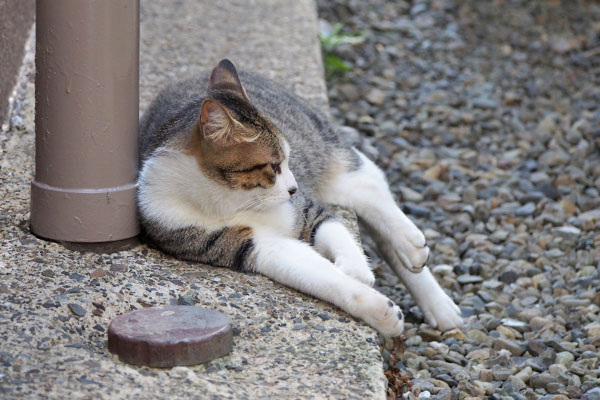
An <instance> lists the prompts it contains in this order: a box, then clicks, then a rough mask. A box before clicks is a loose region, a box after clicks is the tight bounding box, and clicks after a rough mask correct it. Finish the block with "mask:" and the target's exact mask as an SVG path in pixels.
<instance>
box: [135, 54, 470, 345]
mask: <svg viewBox="0 0 600 400" xmlns="http://www.w3.org/2000/svg"><path fill="white" fill-rule="evenodd" d="M240 76H241V80H240V77H239V76H238V73H237V71H236V70H235V68H234V66H233V64H231V62H229V61H228V60H223V61H221V62H220V63H219V64H218V65H217V66H216V67H215V69H214V70H213V71H212V73H211V74H210V76H203V77H198V78H194V79H190V80H187V81H184V82H180V83H176V84H173V85H171V86H170V87H168V88H167V89H165V90H164V91H163V92H161V93H160V94H159V95H158V97H157V98H156V99H155V101H154V102H153V103H152V105H151V106H150V107H149V109H148V110H147V111H146V113H145V115H144V117H143V118H142V121H141V126H140V129H141V171H140V176H139V180H138V183H139V192H138V203H139V211H140V218H141V222H142V225H143V227H144V229H145V232H146V235H147V237H148V239H149V240H150V241H151V242H152V243H153V244H154V245H155V246H156V247H158V248H160V249H161V250H163V251H165V252H167V253H170V254H172V255H174V256H176V257H178V258H181V259H186V260H193V261H200V262H203V263H207V264H210V265H214V266H221V267H228V268H232V269H235V270H241V271H245V270H252V271H257V272H259V273H262V274H264V275H267V276H269V277H271V278H272V279H274V280H277V281H279V282H281V283H283V284H285V285H288V286H291V287H293V288H295V289H298V290H300V291H303V292H305V293H308V294H311V295H314V296H316V297H318V298H321V299H323V300H326V301H329V302H331V303H333V304H335V305H337V306H339V307H340V308H342V309H343V310H345V311H347V312H348V313H350V314H352V315H354V316H356V317H358V318H361V319H363V320H365V321H366V322H367V323H368V324H370V325H371V326H373V327H375V328H376V329H378V330H379V331H380V332H382V333H383V334H385V335H390V336H395V335H399V334H401V333H402V330H403V317H402V312H401V311H400V309H399V308H398V307H397V306H396V305H394V304H393V303H392V302H391V301H389V300H388V299H387V298H386V297H385V296H383V295H382V294H381V293H379V292H377V291H376V290H374V289H373V288H372V287H371V286H372V285H373V283H374V276H373V273H372V272H371V270H370V269H369V267H368V263H367V260H366V258H365V256H364V254H363V253H362V251H361V250H360V247H359V246H358V245H357V244H356V243H355V241H354V239H353V238H352V236H351V235H350V233H349V232H348V231H347V230H346V229H345V228H344V227H343V225H342V224H341V223H340V222H338V221H336V219H335V217H334V216H333V215H332V214H331V213H330V212H329V211H328V209H327V208H326V207H324V206H323V204H340V205H343V206H347V207H350V208H352V209H354V210H355V211H356V212H357V215H358V216H359V218H361V219H362V220H363V221H364V222H365V224H366V225H367V226H368V227H369V229H370V230H371V231H372V232H373V234H374V235H375V236H376V237H378V238H379V241H378V244H379V247H380V249H381V251H382V253H383V255H384V257H385V258H386V260H387V261H388V262H389V263H390V265H391V266H392V267H393V268H394V269H395V270H396V272H397V273H398V274H399V276H400V278H401V279H402V280H403V282H404V283H405V284H406V285H407V287H408V289H409V290H410V292H411V294H412V295H413V296H414V297H415V299H416V301H417V304H419V306H420V307H421V308H422V310H423V313H424V315H425V317H426V319H427V320H428V322H430V323H431V324H432V325H434V326H438V327H440V328H442V329H446V328H452V327H455V326H459V325H460V324H461V321H462V320H461V318H460V315H459V311H458V308H457V307H456V305H455V304H454V303H453V301H452V300H451V299H450V298H449V297H448V296H447V295H446V294H445V293H444V291H443V290H442V289H441V288H440V287H439V286H438V284H437V282H436V281H435V279H434V278H433V276H432V275H431V273H430V272H429V270H428V269H427V268H426V267H425V268H424V269H423V270H422V271H421V272H419V273H413V272H410V271H409V269H410V268H413V269H414V268H420V267H422V266H423V264H424V263H425V262H426V260H427V257H428V254H429V249H428V248H427V246H426V244H425V240H424V237H423V235H422V234H421V232H420V231H419V230H418V229H417V228H416V226H415V225H414V224H413V223H412V222H411V221H410V220H409V219H408V218H407V217H406V216H405V215H404V214H403V213H402V212H401V211H400V210H399V209H398V207H397V206H396V204H395V203H394V200H393V197H392V195H391V193H390V192H389V189H388V187H387V184H386V182H385V178H384V177H383V174H382V173H381V171H380V170H379V169H378V168H377V167H376V166H375V165H374V164H373V163H372V162H371V161H369V160H368V159H367V158H366V157H365V156H364V155H362V154H361V153H360V152H358V151H357V150H356V149H353V148H348V147H346V146H344V145H342V144H341V143H340V141H339V139H338V137H337V133H336V128H335V126H334V125H332V124H331V123H330V122H329V121H328V119H327V118H326V117H325V116H324V115H322V114H321V113H320V112H319V111H318V110H316V109H315V108H313V107H312V106H310V105H308V104H307V103H306V102H304V101H302V100H300V99H299V98H298V97H296V96H294V95H292V94H290V93H289V92H287V91H286V90H284V89H283V88H282V87H280V86H278V85H277V84H274V83H273V82H270V81H268V80H266V79H264V78H262V77H260V76H258V75H256V74H252V73H242V74H241V75H240ZM241 81H243V82H244V85H242V82H241Z"/></svg>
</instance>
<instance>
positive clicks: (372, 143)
mask: <svg viewBox="0 0 600 400" xmlns="http://www.w3.org/2000/svg"><path fill="white" fill-rule="evenodd" d="M318 4H319V14H320V17H321V18H322V21H321V22H322V26H324V27H326V26H327V25H328V24H330V25H332V24H335V23H338V22H341V23H343V24H344V29H343V32H346V33H353V34H356V33H361V34H363V36H364V41H363V42H362V43H359V44H354V45H346V46H340V47H338V48H337V50H336V53H337V55H338V56H340V57H341V58H342V59H343V60H345V61H347V62H348V63H350V64H352V69H351V70H350V71H349V72H347V73H346V74H345V75H344V76H339V75H337V76H333V77H330V78H329V82H328V85H329V97H330V102H331V106H332V114H333V116H334V118H336V119H337V120H338V121H339V122H340V123H342V124H343V125H346V126H348V128H347V129H346V132H347V133H348V136H349V137H350V138H353V140H355V142H356V143H357V145H358V146H359V147H360V148H361V149H362V150H363V151H364V152H366V153H367V154H369V155H370V156H371V157H372V158H374V159H375V160H376V161H377V163H378V164H379V165H380V166H381V167H382V168H384V169H385V170H386V172H387V175H388V178H389V181H390V184H391V186H392V189H393V191H394V192H395V194H396V195H397V198H398V200H399V202H400V203H401V204H402V205H403V207H404V210H405V211H406V212H407V214H409V215H410V216H411V217H412V218H413V219H414V220H415V221H416V223H417V224H418V226H419V227H421V228H422V229H423V230H424V231H425V234H426V236H427V238H428V242H429V243H430V246H431V250H432V258H431V261H430V264H429V265H430V267H431V268H432V270H433V271H434V273H435V274H436V275H437V277H438V278H439V280H440V281H441V283H442V285H443V286H444V288H446V289H447V290H448V291H449V292H450V293H451V294H452V297H453V298H454V299H455V300H456V302H457V303H459V304H460V306H461V309H462V311H463V315H464V316H465V318H466V325H465V326H464V328H463V329H462V330H460V331H459V330H455V331H450V332H445V333H442V332H439V331H436V330H434V329H432V328H431V327H429V326H427V325H426V324H424V322H423V318H422V315H421V313H420V312H419V310H418V309H417V308H416V307H415V304H414V302H413V301H412V299H410V297H409V296H408V294H407V292H406V290H405V289H404V287H403V286H402V285H400V284H399V283H398V280H397V278H396V277H395V276H394V275H393V274H392V273H391V270H390V269H389V268H388V267H387V266H386V265H385V264H384V263H383V262H381V260H380V258H379V257H378V255H377V253H376V251H375V250H374V246H373V245H372V243H371V242H370V241H369V240H368V239H367V240H365V248H366V251H367V253H368V255H369V256H370V257H371V258H372V261H373V263H374V265H375V266H376V267H377V271H378V274H379V277H380V280H379V283H378V284H379V290H381V291H382V292H384V293H386V294H388V295H390V296H391V298H392V299H393V300H395V301H397V302H398V303H399V304H402V306H403V308H404V310H405V311H406V312H407V320H408V323H407V324H406V341H405V351H404V355H403V357H402V359H401V360H400V361H399V360H397V359H396V358H395V357H394V356H393V354H392V355H390V354H389V353H388V352H387V351H384V357H385V358H386V368H388V371H387V375H388V376H389V377H390V378H392V380H393V379H396V383H397V384H398V388H401V387H404V389H406V390H408V389H410V390H411V392H410V393H405V394H404V397H405V398H406V397H408V398H414V397H415V396H417V397H419V398H428V397H431V398H440V399H454V398H458V399H463V398H467V397H479V398H492V399H501V398H507V399H509V398H514V399H525V398H526V399H534V398H542V399H557V400H558V399H566V398H584V399H599V398H600V379H599V378H600V369H599V365H598V359H599V348H600V318H599V310H600V279H599V275H600V197H599V193H598V192H599V189H600V151H599V150H600V111H599V110H600V109H599V106H598V105H599V104H600V85H599V84H600V22H598V21H600V4H599V3H598V2H594V1H579V0H573V1H562V2H561V1H559V0H544V1H542V0H531V1H527V0H495V1H491V0H485V1H481V0H479V1H478V0H460V1H459V0H454V1H453V0H425V1H417V0H414V1H412V2H411V1H393V2H386V1H383V0H367V1H360V0H319V1H318ZM391 383H394V382H391ZM402 383H404V385H402ZM399 395H400V392H399V391H391V392H390V398H394V397H396V396H399Z"/></svg>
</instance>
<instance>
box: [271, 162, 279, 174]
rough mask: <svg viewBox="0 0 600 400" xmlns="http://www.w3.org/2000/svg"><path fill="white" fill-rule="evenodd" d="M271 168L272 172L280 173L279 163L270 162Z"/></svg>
mask: <svg viewBox="0 0 600 400" xmlns="http://www.w3.org/2000/svg"><path fill="white" fill-rule="evenodd" d="M271 168H272V169H273V172H275V173H276V174H281V164H280V163H271Z"/></svg>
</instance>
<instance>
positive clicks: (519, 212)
mask: <svg viewBox="0 0 600 400" xmlns="http://www.w3.org/2000/svg"><path fill="white" fill-rule="evenodd" d="M534 211H535V203H527V204H525V205H524V206H522V207H519V208H517V209H516V210H515V215H516V216H517V217H527V216H530V215H531V214H533V212H534Z"/></svg>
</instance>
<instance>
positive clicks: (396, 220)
mask: <svg viewBox="0 0 600 400" xmlns="http://www.w3.org/2000/svg"><path fill="white" fill-rule="evenodd" d="M356 152H357V153H358V155H359V157H360V160H361V165H360V167H359V168H358V169H356V170H346V171H345V172H341V173H338V174H337V175H336V176H334V177H332V178H331V179H329V180H328V181H327V182H326V188H325V187H324V190H322V191H321V192H320V196H319V200H320V201H322V202H324V203H331V204H339V205H342V206H346V207H349V208H351V209H353V210H354V211H356V213H357V215H358V217H359V218H360V219H361V220H362V221H364V222H365V223H366V225H367V226H368V228H369V230H370V231H372V233H373V235H374V236H375V239H376V241H377V245H378V248H379V249H380V250H381V252H382V253H383V256H384V258H385V260H386V261H387V262H388V264H390V266H391V267H392V268H393V269H394V270H395V272H396V273H397V274H398V276H399V277H400V278H401V279H402V281H403V283H404V284H405V285H406V287H407V289H408V290H409V292H410V293H411V295H412V296H413V298H414V299H415V302H416V303H417V305H418V306H419V307H420V308H421V311H422V312H423V315H424V316H425V319H426V321H427V322H428V323H429V324H431V325H432V326H435V327H438V328H440V329H442V330H446V329H451V328H455V327H459V326H461V325H462V322H463V321H462V317H461V315H460V309H459V308H458V307H457V306H456V304H454V302H453V301H452V299H451V298H450V297H449V296H448V295H447V294H446V293H445V292H444V290H443V289H442V288H441V287H440V286H439V284H438V283H437V281H436V280H435V278H434V277H433V276H432V275H431V272H430V271H429V270H428V269H427V267H424V265H425V263H426V262H427V259H428V257H429V248H428V247H427V244H426V243H425V237H424V236H423V234H422V233H421V231H420V230H419V228H417V227H416V225H415V224H414V223H413V222H412V221H411V220H410V219H409V218H408V217H407V216H406V215H404V213H403V212H402V211H401V210H400V209H399V208H398V206H397V205H396V202H395V201H394V198H393V196H392V194H391V192H390V190H389V187H388V185H387V182H386V180H385V177H384V175H383V172H381V170H380V169H379V168H378V167H377V166H376V165H375V164H374V163H373V162H372V161H370V160H369V159H368V158H366V157H365V156H364V155H363V154H362V153H360V152H358V151H356ZM340 170H343V168H340ZM412 271H420V272H412Z"/></svg>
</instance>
